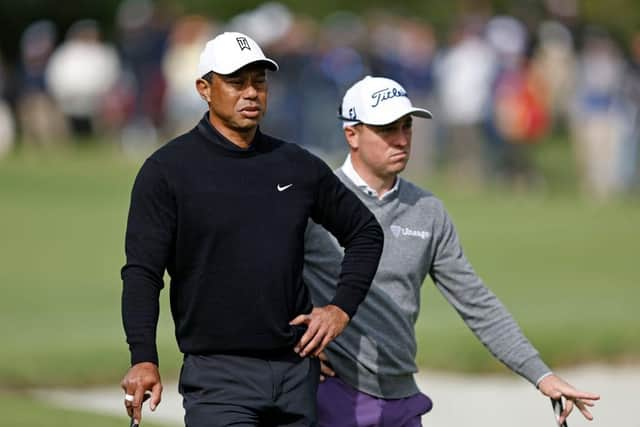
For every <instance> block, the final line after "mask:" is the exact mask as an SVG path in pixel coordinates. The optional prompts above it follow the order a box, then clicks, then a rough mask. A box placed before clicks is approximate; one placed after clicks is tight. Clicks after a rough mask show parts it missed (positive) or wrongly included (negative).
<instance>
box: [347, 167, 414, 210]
mask: <svg viewBox="0 0 640 427" xmlns="http://www.w3.org/2000/svg"><path fill="white" fill-rule="evenodd" d="M336 175H338V177H339V178H340V180H341V181H342V182H343V183H344V184H345V185H346V186H347V188H349V190H351V191H353V192H354V193H356V194H357V195H359V196H361V197H360V198H361V199H363V201H365V202H366V203H372V204H375V205H377V206H384V205H386V204H388V203H390V202H391V201H393V200H396V199H397V198H398V195H399V194H400V192H401V191H402V187H403V183H402V178H400V177H399V176H398V177H397V178H396V179H397V180H398V190H397V191H394V192H393V193H392V194H389V196H387V197H383V198H382V200H380V199H379V198H378V197H376V196H372V195H369V194H367V192H366V191H364V190H363V189H362V188H360V187H358V186H357V185H356V184H355V183H354V182H353V181H352V180H351V179H350V178H349V177H348V176H347V175H346V174H345V173H344V172H343V171H342V169H341V168H340V169H338V170H337V171H336Z"/></svg>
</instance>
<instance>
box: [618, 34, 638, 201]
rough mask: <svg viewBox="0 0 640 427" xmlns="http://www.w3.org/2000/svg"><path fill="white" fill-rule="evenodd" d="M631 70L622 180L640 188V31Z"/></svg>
mask: <svg viewBox="0 0 640 427" xmlns="http://www.w3.org/2000/svg"><path fill="white" fill-rule="evenodd" d="M629 53H630V58H629V69H628V73H627V79H626V80H625V83H624V89H623V94H624V97H625V103H626V106H627V111H628V112H629V132H628V134H627V138H626V141H625V145H624V149H623V153H622V170H621V174H622V179H623V182H624V185H625V187H626V188H632V187H636V189H637V188H640V164H639V162H640V156H639V155H638V151H639V147H638V145H639V144H640V31H637V32H636V33H635V34H633V36H632V37H631V40H630V43H629Z"/></svg>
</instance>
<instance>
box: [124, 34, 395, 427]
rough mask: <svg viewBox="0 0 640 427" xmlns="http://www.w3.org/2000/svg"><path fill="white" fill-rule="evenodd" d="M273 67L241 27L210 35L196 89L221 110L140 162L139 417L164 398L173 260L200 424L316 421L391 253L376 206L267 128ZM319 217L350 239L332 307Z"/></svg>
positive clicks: (131, 295) (131, 288)
mask: <svg viewBox="0 0 640 427" xmlns="http://www.w3.org/2000/svg"><path fill="white" fill-rule="evenodd" d="M266 69H270V70H272V71H275V70H277V69H278V66H277V64H276V63H275V62H274V61H272V60H271V59H268V58H266V57H265V56H264V54H263V53H262V50H261V49H260V47H259V46H258V45H257V44H256V43H255V41H253V40H252V39H251V38H249V37H248V36H246V35H244V34H241V33H224V34H221V35H219V36H218V37H216V38H215V39H213V40H211V41H209V42H208V43H207V45H206V47H205V49H204V50H203V52H202V54H201V57H200V66H199V70H198V72H199V73H198V75H199V76H200V78H198V79H197V81H196V88H197V90H198V92H199V94H200V96H201V97H202V98H203V99H204V100H205V101H206V102H207V104H208V106H209V111H208V112H207V113H206V114H205V115H204V117H203V118H202V120H201V121H200V123H199V124H198V125H197V126H196V127H195V128H194V129H193V130H191V131H190V132H188V133H186V134H184V135H181V136H179V137H178V138H176V139H174V140H172V141H171V142H169V143H168V144H166V145H165V146H164V147H162V148H160V149H159V150H158V151H156V152H155V153H154V154H153V155H151V156H150V157H149V158H148V159H147V160H146V162H145V163H144V165H143V166H142V168H141V170H140V172H139V174H138V176H137V178H136V181H135V184H134V186H133V191H132V196H131V206H130V210H129V219H128V224H127V233H126V255H127V261H126V264H125V266H124V267H123V268H122V279H123V292H122V318H123V324H124V328H125V332H126V335H127V342H128V343H129V349H130V352H131V365H132V366H131V368H130V369H129V371H128V372H127V374H126V375H125V377H124V379H123V380H122V388H123V389H124V391H125V393H126V394H125V406H126V408H127V412H128V413H129V415H130V416H131V417H132V418H133V419H134V422H136V423H137V422H139V421H140V418H141V405H142V400H143V396H144V393H145V392H147V391H150V392H151V393H152V396H151V399H150V407H151V409H152V410H154V409H155V407H156V406H157V405H158V403H159V402H160V396H161V392H162V385H161V381H160V376H159V372H158V355H157V350H156V342H155V341H156V337H155V334H156V327H157V320H158V312H159V308H158V307H159V305H158V297H159V293H160V290H161V289H162V287H163V275H164V271H165V270H166V271H167V272H168V273H169V276H170V277H171V284H170V299H171V311H172V315H173V319H174V322H175V334H176V338H177V341H178V346H179V348H180V350H181V351H182V352H183V353H184V355H185V358H184V364H183V367H182V371H181V376H180V392H181V393H182V395H183V397H184V406H185V411H186V415H185V423H186V424H187V425H189V426H195V427H199V426H205V425H206V426H218V425H219V426H226V425H231V424H233V425H236V424H238V425H240V424H241V425H256V426H257V425H270V426H271V425H274V426H275V425H287V426H294V425H295V426H312V425H315V393H316V388H317V382H318V378H319V363H318V359H317V358H316V357H315V356H317V355H318V354H319V353H320V352H321V351H322V350H323V349H324V348H325V347H326V345H327V344H328V343H329V342H330V341H331V340H332V339H333V338H335V337H336V336H337V335H338V334H340V333H341V332H342V330H343V329H344V327H345V326H346V325H347V323H348V321H349V319H350V318H351V317H352V316H353V315H354V313H355V312H356V309H357V307H358V305H359V304H360V302H361V301H362V300H363V299H364V296H365V294H366V292H367V290H368V288H369V286H370V283H371V280H372V279H373V276H374V274H375V271H376V268H377V266H378V261H379V258H380V254H381V252H382V243H383V234H382V230H381V229H380V226H379V225H378V223H377V221H376V219H375V218H374V216H373V215H372V214H371V213H370V212H369V211H368V210H367V208H366V207H365V206H364V205H363V204H362V203H361V202H360V200H359V199H358V198H357V197H356V196H355V195H354V194H353V193H351V192H350V191H349V190H348V189H346V188H345V187H344V185H343V184H342V183H341V182H340V180H338V179H337V178H336V177H335V175H334V174H333V173H332V171H331V169H330V168H329V167H328V166H327V165H326V164H324V163H323V162H322V161H321V160H320V159H318V158H317V157H315V156H313V155H311V154H310V153H308V152H307V151H305V150H303V149H302V148H300V147H298V146H297V145H294V144H289V143H286V142H283V141H280V140H277V139H275V138H272V137H270V136H267V135H264V134H262V133H261V132H260V130H259V128H258V123H259V121H260V119H261V118H262V117H263V115H264V113H265V111H266V105H267V104H266V101H267V81H266ZM309 218H311V219H313V220H314V221H315V222H317V223H320V224H322V225H323V226H324V227H326V228H327V229H328V230H329V231H330V232H331V233H332V234H334V235H335V236H336V238H337V239H338V241H340V243H341V244H342V245H343V246H344V248H345V255H344V260H343V263H342V272H341V274H340V279H339V283H338V286H337V291H336V294H335V296H334V298H333V300H332V301H331V303H330V304H328V305H326V306H324V307H312V305H311V302H310V298H309V294H308V291H307V288H306V286H305V284H304V282H303V280H302V266H303V255H304V232H305V227H306V225H307V220H308V219H309Z"/></svg>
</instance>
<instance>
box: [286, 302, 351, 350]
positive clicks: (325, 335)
mask: <svg viewBox="0 0 640 427" xmlns="http://www.w3.org/2000/svg"><path fill="white" fill-rule="evenodd" d="M347 323H349V316H348V315H347V313H345V312H344V311H343V310H342V309H341V308H339V307H338V306H336V305H333V304H329V305H325V306H324V307H315V308H314V309H313V310H312V311H311V313H309V314H301V315H299V316H296V318H295V319H293V320H292V321H291V322H289V324H291V325H306V326H307V331H306V332H305V333H304V335H302V338H300V341H299V342H298V344H296V346H295V347H294V349H293V350H294V351H295V352H296V353H298V354H299V355H300V356H301V357H305V356H309V355H311V356H319V355H320V353H321V352H322V351H323V350H324V349H325V347H326V346H327V345H328V344H329V343H330V342H331V340H333V339H334V338H335V337H337V336H338V335H340V334H341V333H342V331H343V330H344V328H345V327H346V326H347Z"/></svg>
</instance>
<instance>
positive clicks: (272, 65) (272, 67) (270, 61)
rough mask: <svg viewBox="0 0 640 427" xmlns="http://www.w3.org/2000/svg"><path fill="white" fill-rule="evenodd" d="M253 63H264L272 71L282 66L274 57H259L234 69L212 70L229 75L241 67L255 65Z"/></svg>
mask: <svg viewBox="0 0 640 427" xmlns="http://www.w3.org/2000/svg"><path fill="white" fill-rule="evenodd" d="M253 64H262V65H264V67H265V68H266V69H267V70H271V71H278V70H279V69H280V67H279V66H278V63H277V62H276V61H274V60H273V59H269V58H264V59H257V60H255V61H250V62H247V63H246V64H242V65H241V66H239V67H236V68H234V69H232V70H219V71H217V70H212V71H213V72H214V73H217V74H221V75H223V76H227V75H229V74H233V73H235V72H236V71H238V70H240V69H241V68H244V67H247V66H249V65H253Z"/></svg>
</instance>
